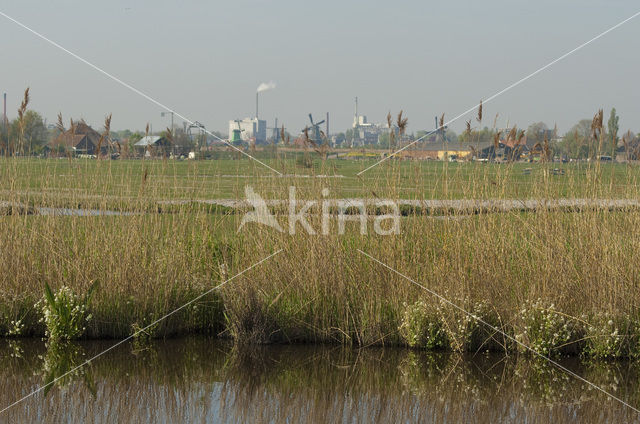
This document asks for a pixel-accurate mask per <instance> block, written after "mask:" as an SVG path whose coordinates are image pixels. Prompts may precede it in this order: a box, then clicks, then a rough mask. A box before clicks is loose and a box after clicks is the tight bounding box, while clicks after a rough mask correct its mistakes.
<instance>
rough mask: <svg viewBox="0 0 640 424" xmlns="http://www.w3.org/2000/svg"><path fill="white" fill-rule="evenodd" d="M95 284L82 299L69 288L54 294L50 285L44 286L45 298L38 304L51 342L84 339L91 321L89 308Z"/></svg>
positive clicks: (64, 287) (62, 288) (61, 289)
mask: <svg viewBox="0 0 640 424" xmlns="http://www.w3.org/2000/svg"><path fill="white" fill-rule="evenodd" d="M94 288H95V284H94V285H92V286H91V288H90V289H89V292H88V293H87V295H86V296H85V297H84V299H81V298H80V297H79V296H78V295H76V294H75V293H74V292H73V291H72V290H71V289H70V288H69V287H66V286H62V287H60V289H59V290H58V291H57V292H56V293H55V294H54V293H53V291H52V290H51V287H49V284H47V283H45V285H44V297H43V298H42V300H40V301H39V302H38V303H37V304H36V308H37V309H40V310H41V311H42V314H43V318H42V320H41V322H44V324H45V327H46V330H45V334H46V336H47V337H48V338H49V339H50V340H51V341H59V340H74V339H78V338H80V337H82V335H83V334H84V331H85V330H86V323H87V321H89V320H90V319H91V314H88V313H87V307H88V304H89V302H90V300H91V295H92V293H93V290H94Z"/></svg>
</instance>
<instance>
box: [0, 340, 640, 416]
mask: <svg viewBox="0 0 640 424" xmlns="http://www.w3.org/2000/svg"><path fill="white" fill-rule="evenodd" d="M114 343H115V342H113V341H97V342H84V343H78V344H72V345H66V346H62V347H57V348H49V349H47V347H46V346H45V344H44V343H42V342H40V341H35V340H2V341H0V360H1V361H2V364H1V365H2V367H1V368H0V374H1V377H0V384H1V385H2V387H1V388H0V407H1V408H4V407H5V406H7V405H9V404H11V403H12V402H14V401H16V400H17V399H19V398H21V397H22V396H25V395H27V394H28V393H29V392H31V391H32V390H34V389H36V388H38V387H40V386H41V385H43V384H44V383H45V382H46V381H51V380H52V379H53V378H55V377H57V376H60V375H62V374H63V373H65V372H66V371H68V370H69V369H71V368H73V367H74V366H76V365H78V364H81V363H82V362H83V361H84V360H86V359H87V358H88V357H91V356H93V355H95V354H97V353H99V352H101V351H102V350H104V349H106V348H107V347H109V346H112V345H113V344H114ZM562 364H563V365H565V366H567V367H568V368H570V369H571V370H573V371H575V372H577V373H579V374H580V375H582V376H584V377H585V378H587V379H589V380H591V381H593V382H594V383H596V384H598V385H601V386H602V387H603V388H605V389H606V390H608V391H611V392H613V393H614V394H615V395H616V396H617V397H621V398H622V399H624V400H625V401H627V402H629V403H630V404H631V405H640V389H639V387H638V385H637V383H636V382H637V381H638V377H639V376H640V370H639V369H638V366H636V365H635V364H633V363H631V362H612V363H598V364H591V365H585V364H581V363H580V362H579V361H578V360H577V359H571V360H564V361H562ZM0 421H1V422H171V423H174V422H274V423H280V422H319V423H322V422H393V423H396V422H427V423H429V422H434V423H436V422H437V423H440V422H444V423H446V422H455V423H458V422H492V423H494V422H518V423H519V422H527V423H529V422H531V423H534V422H545V423H546V422H590V423H596V422H616V423H618V422H640V415H639V414H637V413H635V412H634V411H633V410H632V409H630V408H627V407H625V406H623V405H622V404H620V403H618V402H617V401H614V400H612V399H608V398H607V396H605V395H603V394H601V393H600V392H598V391H596V390H593V389H590V388H589V387H588V385H586V384H585V383H582V382H580V381H579V380H577V379H575V378H574V377H571V376H569V375H567V374H565V373H563V372H562V371H560V370H558V369H556V368H554V367H553V366H552V365H549V364H548V363H546V362H541V361H539V360H533V359H530V358H522V357H520V358H515V357H510V358H505V357H504V356H502V355H487V354H478V355H471V356H461V355H457V354H444V353H439V354H438V353H435V354H434V353H424V352H417V351H410V350H407V349H395V348H366V349H351V348H344V347H335V346H266V347H255V346H252V347H236V348H234V347H233V346H232V345H230V344H229V343H227V342H223V341H220V340H216V339H210V338H200V337H191V338H186V339H177V340H167V341H156V342H152V343H147V344H136V343H127V344H123V345H121V346H119V347H118V348H116V349H114V350H112V351H110V352H108V353H106V354H105V355H103V356H101V357H99V358H98V359H96V360H95V361H94V362H92V364H91V365H89V366H87V367H83V368H82V370H81V371H78V372H75V373H74V374H73V376H70V377H67V378H64V379H63V380H61V381H60V382H59V384H56V385H55V386H53V387H52V388H51V389H50V390H48V391H47V392H46V393H44V391H43V392H40V393H38V394H36V395H34V396H33V397H30V398H28V399H26V400H24V401H22V402H21V403H19V404H17V405H15V406H13V407H12V408H11V409H9V410H7V411H5V412H3V413H2V414H0Z"/></svg>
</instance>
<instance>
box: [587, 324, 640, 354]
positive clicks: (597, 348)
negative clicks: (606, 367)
mask: <svg viewBox="0 0 640 424" xmlns="http://www.w3.org/2000/svg"><path fill="white" fill-rule="evenodd" d="M585 327H586V328H585V340H586V345H585V347H584V351H583V353H584V355H585V356H588V357H591V358H595V359H613V358H620V357H627V356H629V355H630V353H631V346H630V345H631V343H630V341H631V339H632V336H631V333H632V331H631V330H632V328H631V327H632V326H631V322H630V321H629V320H625V319H623V318H621V317H614V316H612V315H611V314H609V313H604V314H596V315H593V316H591V317H589V324H588V325H586V326H585Z"/></svg>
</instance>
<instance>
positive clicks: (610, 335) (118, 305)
mask: <svg viewBox="0 0 640 424" xmlns="http://www.w3.org/2000/svg"><path fill="white" fill-rule="evenodd" d="M270 163H271V164H273V165H274V166H275V167H276V168H277V169H282V170H283V171H284V172H283V173H284V174H285V176H282V177H277V176H274V175H272V174H269V173H268V171H265V170H264V169H261V168H257V167H256V166H255V165H254V164H250V163H249V162H247V161H240V160H220V161H203V162H200V161H198V162H189V163H187V162H174V161H161V160H144V161H113V162H111V161H90V160H75V159H73V160H67V159H64V160H38V159H19V158H11V159H4V160H2V161H0V165H1V166H0V176H1V177H2V178H1V179H0V181H1V182H0V195H1V197H0V200H3V201H6V202H10V203H11V204H16V205H25V207H29V208H35V210H38V208H60V207H85V208H91V209H100V210H120V211H127V212H131V213H132V214H131V215H126V216H77V215H72V216H58V215H55V214H54V215H42V214H37V213H35V214H27V213H10V214H7V215H6V216H3V217H0V263H1V264H2V265H1V272H0V333H1V334H4V335H7V336H15V335H22V336H28V335H32V336H43V335H44V334H45V330H46V329H45V326H44V323H43V322H41V319H42V312H41V309H38V308H37V307H35V306H34V305H36V303H38V302H39V301H40V300H41V299H42V297H43V294H44V287H45V284H47V285H49V286H50V287H51V288H52V290H53V291H57V290H59V289H60V288H61V287H66V288H68V289H70V290H71V291H72V292H73V293H77V295H78V296H84V295H85V293H86V292H87V291H88V290H89V288H90V287H92V286H94V285H95V287H96V290H95V293H94V294H93V296H92V301H91V304H90V305H88V312H89V313H90V315H91V319H89V320H87V324H86V331H85V333H84V334H83V337H89V338H110V337H115V338H122V337H125V336H127V335H130V334H132V333H133V331H135V329H139V328H143V327H145V326H146V325H148V324H150V323H151V322H153V321H154V320H155V319H157V318H160V317H162V316H164V315H165V314H167V313H168V312H170V311H171V310H173V309H175V308H177V307H179V306H181V305H182V304H184V303H186V302H188V301H189V300H191V299H193V298H195V297H196V296H198V295H201V294H203V293H205V292H207V291H209V290H210V289H212V288H213V287H215V286H216V285H218V284H220V283H221V282H223V281H225V280H226V279H228V278H230V277H232V276H234V275H235V274H236V273H238V272H240V271H242V270H243V269H245V268H247V267H249V266H251V265H253V264H254V263H256V262H258V261H259V260H261V259H262V258H264V257H266V256H268V255H269V254H271V253H273V252H274V251H276V250H278V249H283V251H282V253H280V254H279V255H277V256H276V257H274V258H273V259H271V260H269V261H267V262H265V263H264V264H262V265H260V266H259V267H258V268H256V269H253V270H251V271H249V272H248V273H246V274H243V275H242V277H240V278H238V279H237V280H234V281H233V282H232V283H230V284H228V285H225V286H224V288H222V289H221V290H217V291H213V292H212V293H210V294H207V295H206V296H205V297H204V298H202V299H200V300H199V301H198V302H196V303H194V304H193V305H190V306H189V307H188V308H185V309H183V310H181V311H180V312H179V313H177V314H175V315H172V316H171V317H169V318H168V319H166V320H164V321H162V322H161V323H160V324H159V325H157V326H154V327H153V328H151V329H148V330H147V331H146V332H145V334H148V336H149V337H162V336H168V335H180V334H189V333H194V332H206V333H213V334H216V335H220V336H221V337H231V338H233V339H234V340H235V341H236V342H238V343H294V342H323V343H325V342H330V343H342V344H353V345H358V346H371V345H408V346H413V347H415V348H423V349H448V350H460V351H467V350H468V351H478V350H486V349H490V350H502V351H513V350H517V346H516V345H514V344H513V343H511V342H509V340H508V339H506V338H505V337H504V336H501V335H500V334H499V333H496V332H495V331H488V330H487V328H483V327H481V326H480V327H479V326H478V325H476V322H475V321H473V320H469V319H468V317H465V316H464V314H461V313H457V312H455V311H454V310H452V309H451V308H450V307H449V306H447V305H446V304H442V302H439V301H437V299H435V298H434V297H433V296H431V295H430V294H429V293H428V292H426V291H424V290H422V289H420V288H418V287H416V286H415V285H413V284H412V283H411V282H409V281H407V280H406V279H404V278H401V277H400V276H398V275H397V274H394V273H392V272H390V271H389V270H386V269H385V268H384V267H381V266H380V265H378V264H376V263H375V262H373V261H371V260H370V259H368V258H366V257H365V256H363V255H361V254H359V253H358V252H357V249H361V250H362V251H365V252H367V253H368V254H370V255H371V256H373V257H375V258H377V259H379V260H380V261H382V262H384V263H385V264H387V265H389V266H390V267H392V268H394V269H396V270H398V271H399V272H401V273H403V274H405V275H407V276H409V277H411V278H412V279H414V280H415V281H417V282H420V283H421V284H423V285H425V286H426V287H428V288H430V289H431V290H433V291H435V292H437V293H439V294H441V295H442V296H444V297H446V298H447V299H449V300H450V301H452V302H454V303H456V304H458V305H460V306H461V307H463V308H465V309H467V310H469V311H470V312H473V313H476V314H482V317H483V319H485V320H487V321H488V322H490V323H492V325H495V326H496V327H498V328H500V329H501V331H504V332H505V333H507V334H509V335H511V336H513V337H517V338H518V340H521V341H522V342H523V343H525V344H527V345H528V346H532V347H533V348H535V349H536V350H537V351H540V352H541V353H543V354H544V355H558V354H572V353H573V354H576V353H581V354H584V355H586V356H590V357H598V358H611V357H621V356H625V357H635V356H637V355H638V354H640V342H639V340H638V339H639V337H640V309H639V308H638V306H639V305H640V303H639V302H638V300H639V292H638V282H639V281H640V280H639V278H638V271H637V270H636V268H637V267H636V266H635V264H637V263H638V259H639V258H638V252H640V250H639V249H638V244H639V243H640V225H639V224H640V211H638V210H637V209H634V208H619V209H616V210H609V209H603V208H599V207H597V206H592V207H590V206H586V207H584V208H580V210H576V211H557V210H555V211H554V210H548V209H546V208H543V207H541V208H539V210H536V211H529V212H521V211H510V212H502V211H498V210H496V211H484V212H483V213H480V214H471V215H470V214H468V213H463V212H461V211H456V210H444V211H442V216H438V217H435V216H431V215H425V214H409V216H406V217H403V218H402V219H401V231H400V234H398V235H389V236H380V235H376V234H375V233H374V231H373V222H372V219H369V223H368V230H369V231H368V234H366V235H362V234H360V231H359V226H358V224H357V223H347V225H346V232H345V234H339V233H338V231H337V224H336V222H335V220H332V221H331V231H330V232H329V234H328V235H321V234H315V235H310V234H307V233H306V232H305V231H304V230H303V228H302V227H301V226H300V225H298V227H297V231H296V234H295V235H290V234H288V232H284V233H279V232H277V231H275V230H273V229H272V228H268V227H264V226H259V225H257V224H249V225H248V226H246V227H243V229H241V230H239V231H238V228H239V227H240V221H241V219H242V214H241V213H235V214H233V213H227V212H228V211H226V210H223V209H216V208H213V209H212V208H206V207H194V204H193V203H191V202H185V203H179V202H178V203H175V204H173V205H171V207H170V208H167V209H166V210H165V211H164V212H166V213H162V212H163V211H162V210H161V208H160V207H158V202H160V201H168V200H169V201H170V200H194V199H200V200H202V199H216V198H218V199H219V198H228V199H243V198H244V187H245V186H247V185H251V186H252V187H254V189H255V190H256V191H257V192H259V193H260V195H261V196H262V197H264V198H269V199H286V198H287V196H288V188H289V187H290V186H295V187H296V189H297V197H298V198H299V199H312V200H316V201H318V203H320V202H322V200H323V199H324V197H323V195H322V193H323V190H325V189H328V190H329V192H330V194H331V197H363V198H372V199H376V198H388V199H399V198H402V199H413V200H426V199H444V200H446V199H521V200H525V199H547V200H553V199H560V198H583V199H591V200H595V199H637V198H638V197H639V196H638V194H639V193H638V189H637V187H638V185H637V182H638V176H640V172H639V170H638V168H636V167H635V166H633V165H629V164H623V165H614V164H612V165H601V164H599V163H580V164H567V165H558V164H553V163H541V164H520V163H517V164H502V165H499V164H481V163H455V164H451V163H447V162H433V163H416V162H400V161H388V162H387V163H385V164H383V165H381V166H379V167H377V168H374V170H372V171H371V174H363V176H362V178H358V177H355V176H354V175H355V172H357V171H358V170H360V169H364V168H365V167H366V166H368V163H367V162H348V161H321V160H318V159H316V160H315V162H314V163H313V166H312V167H311V168H307V167H304V168H301V167H300V166H297V165H296V160H295V159H294V158H283V157H279V158H272V159H271V162H270ZM558 167H562V169H564V170H565V171H564V174H563V175H562V174H559V173H557V172H555V171H554V169H556V168H558ZM525 168H531V170H530V171H527V172H526V173H525V172H524V169H525ZM354 171H355V172H354ZM303 174H304V175H303ZM229 175H236V176H235V177H232V176H229ZM336 175H342V177H336V178H328V177H327V176H336ZM445 176H446V178H445ZM493 212H495V213H493ZM278 219H280V220H281V223H282V225H283V226H285V228H286V225H287V222H286V217H285V216H279V217H278ZM320 220H321V217H319V216H317V214H313V215H312V216H311V217H309V221H310V223H311V225H312V226H313V227H314V228H315V229H316V232H318V233H319V229H320V228H321V222H320Z"/></svg>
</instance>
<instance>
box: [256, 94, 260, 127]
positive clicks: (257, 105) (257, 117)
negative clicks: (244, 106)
mask: <svg viewBox="0 0 640 424" xmlns="http://www.w3.org/2000/svg"><path fill="white" fill-rule="evenodd" d="M258 94H260V92H259V91H256V121H257V120H258Z"/></svg>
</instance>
